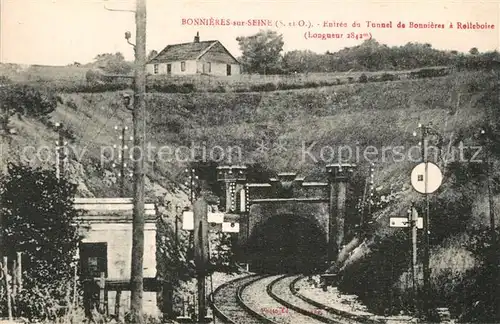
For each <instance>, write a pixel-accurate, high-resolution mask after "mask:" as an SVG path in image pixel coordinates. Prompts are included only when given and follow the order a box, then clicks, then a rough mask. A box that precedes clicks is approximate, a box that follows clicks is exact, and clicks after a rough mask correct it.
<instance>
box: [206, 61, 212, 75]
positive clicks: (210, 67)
mask: <svg viewBox="0 0 500 324" xmlns="http://www.w3.org/2000/svg"><path fill="white" fill-rule="evenodd" d="M207 64H208V73H211V72H212V63H210V62H208V63H207Z"/></svg>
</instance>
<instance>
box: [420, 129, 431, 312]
mask: <svg viewBox="0 0 500 324" xmlns="http://www.w3.org/2000/svg"><path fill="white" fill-rule="evenodd" d="M419 126H420V127H421V128H422V138H421V142H420V143H421V155H422V161H423V162H424V163H425V172H424V174H425V176H424V181H425V184H424V186H425V187H424V188H425V193H424V196H425V213H424V224H423V225H424V251H423V252H424V256H423V274H424V287H423V294H422V304H423V305H422V306H423V310H424V314H425V316H427V317H428V316H429V300H428V299H429V296H430V269H429V259H430V256H429V248H430V247H429V194H428V193H427V185H428V179H427V178H428V163H427V127H426V125H419Z"/></svg>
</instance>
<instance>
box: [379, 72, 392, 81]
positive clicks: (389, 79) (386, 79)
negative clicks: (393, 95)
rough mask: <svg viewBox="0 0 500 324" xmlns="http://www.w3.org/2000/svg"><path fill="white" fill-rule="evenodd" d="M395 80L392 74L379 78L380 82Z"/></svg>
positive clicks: (385, 74)
mask: <svg viewBox="0 0 500 324" xmlns="http://www.w3.org/2000/svg"><path fill="white" fill-rule="evenodd" d="M394 80H396V76H395V75H394V74H391V73H384V74H382V75H381V76H380V81H382V82H384V81H394Z"/></svg>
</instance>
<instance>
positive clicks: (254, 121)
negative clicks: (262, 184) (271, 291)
mask: <svg viewBox="0 0 500 324" xmlns="http://www.w3.org/2000/svg"><path fill="white" fill-rule="evenodd" d="M496 82H497V76H496V75H494V74H489V73H487V72H474V73H472V72H459V73H458V72H455V73H453V74H452V75H449V76H446V77H442V78H432V79H421V80H401V81H394V82H377V83H370V82H368V83H358V84H343V85H336V86H330V87H320V88H313V89H299V90H287V91H278V92H253V93H203V94H202V93H199V94H198V93H191V94H165V93H150V94H148V97H147V100H148V121H147V122H148V133H147V139H148V142H150V144H151V145H152V147H154V148H156V151H155V150H153V152H156V153H158V150H159V148H161V147H167V148H168V150H166V152H167V153H169V152H170V153H171V154H170V155H169V154H167V155H166V157H165V156H163V157H162V156H160V155H158V154H153V155H152V156H150V157H148V158H151V159H149V160H147V161H146V162H147V177H148V181H147V183H148V195H149V196H151V197H155V196H157V195H168V196H169V197H176V198H175V199H176V201H181V200H185V196H183V195H182V194H181V193H180V190H179V189H180V188H182V186H178V185H176V184H175V183H183V182H184V181H185V178H184V177H185V176H184V174H183V170H184V168H185V166H186V163H187V160H188V159H190V158H195V159H200V158H202V157H203V150H202V149H201V148H200V149H195V152H194V154H193V155H192V156H190V155H191V150H190V149H191V147H193V145H196V146H199V147H202V146H205V147H206V148H207V151H206V152H207V155H206V156H205V158H207V159H214V158H217V159H218V160H220V161H218V162H219V163H224V162H232V163H257V162H260V163H262V164H263V165H264V166H266V167H268V168H270V169H271V170H273V171H283V170H286V171H289V170H295V171H299V172H300V173H302V174H304V175H309V176H310V178H316V179H321V177H322V174H323V173H324V165H325V164H326V163H328V162H337V161H338V159H339V156H338V154H337V153H338V151H336V150H337V149H338V148H339V147H340V146H342V147H344V151H343V152H344V154H346V153H347V149H346V148H350V149H351V151H352V152H353V153H356V148H359V149H360V150H361V152H363V150H364V149H365V148H366V147H367V146H373V147H375V148H377V150H378V152H379V154H377V155H376V161H375V162H377V164H376V165H377V166H376V169H377V173H376V182H377V186H378V187H379V188H378V189H379V191H380V195H382V194H385V193H387V192H389V191H392V192H394V193H395V195H394V197H396V198H394V200H392V201H390V202H388V203H385V204H384V205H383V206H380V207H379V211H378V212H377V213H375V215H374V217H375V219H376V220H377V221H376V222H375V225H374V228H372V230H373V232H374V233H375V235H373V236H371V237H369V238H368V239H367V240H366V241H364V242H363V241H362V240H361V242H362V243H361V245H360V246H359V247H358V248H357V249H355V250H354V251H353V254H352V255H351V257H350V258H348V259H347V262H345V263H343V264H342V266H344V269H345V273H348V274H349V275H346V276H344V277H343V282H342V287H343V288H344V289H346V290H348V291H350V292H355V293H358V294H360V295H362V296H361V297H362V298H364V300H365V302H367V303H368V304H369V305H370V306H371V307H372V308H373V309H376V310H377V311H379V312H383V311H384V310H385V309H390V308H391V305H392V308H393V310H396V309H397V308H399V306H405V305H408V300H409V298H408V295H407V293H406V288H405V286H404V285H403V284H398V282H401V283H404V282H405V278H406V277H405V276H406V272H407V270H408V268H407V265H408V264H409V262H408V257H409V255H408V252H407V251H408V249H407V248H406V247H405V246H406V245H405V244H406V242H405V239H404V238H403V237H402V236H401V235H402V234H398V235H399V238H397V237H396V236H395V235H396V233H397V231H396V230H392V229H388V226H387V223H388V217H389V216H401V215H404V211H405V210H406V209H407V207H408V206H409V203H410V202H411V201H412V200H415V201H416V202H417V204H418V206H419V208H420V207H421V205H420V204H421V202H420V197H418V196H417V195H415V194H413V193H412V190H411V189H410V187H409V179H408V176H407V175H408V174H409V171H410V170H411V168H412V166H413V165H414V164H415V162H412V161H408V159H405V161H401V162H397V163H395V162H394V160H393V159H394V158H395V157H396V154H395V153H394V151H391V150H389V151H386V153H385V154H386V155H385V156H382V148H383V147H395V146H398V145H401V146H403V147H404V150H405V152H408V151H409V149H410V148H411V147H413V146H416V145H417V142H418V140H417V139H416V138H414V137H413V136H412V132H413V131H414V130H415V128H416V125H417V124H418V123H419V122H421V123H427V122H430V121H432V122H433V123H434V125H435V127H436V128H438V129H439V131H440V132H441V133H442V134H443V136H444V138H445V139H446V140H445V143H448V142H450V141H451V142H452V146H454V147H457V145H458V144H459V143H460V141H463V142H464V143H465V144H467V145H477V143H478V140H477V139H475V138H474V136H473V134H474V133H475V132H476V131H478V130H479V128H480V127H484V126H487V125H485V122H488V123H489V124H490V127H489V129H491V132H490V133H491V134H498V129H497V127H498V123H497V121H498V115H497V111H496V110H495V109H490V108H492V107H498V104H497V102H495V101H494V100H498V98H497V96H495V94H497V93H498V92H497V91H498V89H497V87H498V85H497V83H496ZM60 97H61V100H62V102H63V104H62V105H59V107H58V108H57V109H56V110H55V111H54V112H52V113H51V117H50V118H41V119H40V118H39V119H32V118H26V119H23V120H19V119H17V118H13V119H12V121H11V122H12V124H13V126H14V127H16V128H17V133H18V135H14V136H12V142H11V145H10V150H11V156H10V157H11V159H12V160H19V158H20V156H19V154H20V153H22V152H23V148H25V147H27V146H30V145H31V146H33V147H37V148H39V147H43V146H45V147H47V148H49V149H50V150H49V152H50V153H52V152H54V151H52V150H53V149H55V145H54V144H53V143H54V141H55V140H56V138H57V134H56V133H55V131H54V129H53V128H52V127H50V125H53V123H55V122H56V121H58V122H62V123H63V125H65V127H66V128H67V129H68V133H69V134H73V139H72V140H70V141H69V142H70V145H72V146H73V147H72V148H71V152H70V162H69V165H68V173H69V174H70V175H71V177H72V178H73V180H75V181H77V183H78V184H79V194H80V195H88V196H91V195H93V194H95V195H99V196H108V197H111V196H116V195H117V194H118V190H119V188H118V184H117V178H116V173H115V169H113V167H112V163H113V160H112V159H111V157H110V156H109V155H110V154H111V155H113V154H114V157H115V158H117V151H116V149H115V150H113V149H114V148H113V145H114V144H117V145H118V144H119V139H118V136H119V135H120V134H119V132H118V131H116V130H115V129H114V126H115V125H116V126H122V125H128V126H129V127H130V125H131V116H130V113H129V111H128V110H127V109H126V108H125V107H124V106H123V103H122V95H121V93H119V92H104V93H66V94H61V96H60ZM381 121H383V122H381ZM387 125H390V127H388V126H387ZM129 134H130V133H129ZM130 135H131V134H130ZM492 140H493V142H494V143H498V141H497V138H492ZM280 141H281V143H282V144H283V146H282V147H280V146H279V145H278V144H279V143H280ZM259 144H264V147H266V148H268V150H264V151H262V150H258V149H259V147H260V146H259ZM216 146H217V147H221V148H223V149H228V148H232V149H233V150H232V151H231V152H232V153H234V152H236V153H235V154H236V155H232V156H231V158H232V159H231V161H229V160H228V154H225V155H224V154H222V155H224V156H222V157H221V156H220V155H221V154H220V152H221V150H213V148H215V147H216ZM238 147H239V149H241V158H240V156H239V155H238V152H239V151H238V149H237V148H238ZM325 147H326V148H327V149H324V148H325ZM308 148H310V150H308ZM330 148H332V149H333V150H334V153H335V154H334V155H333V157H332V156H331V154H329V153H330V152H331V149H330ZM491 148H493V147H491ZM491 148H490V149H491ZM176 149H178V152H179V154H178V156H177V158H176V156H175V150H176ZM304 149H305V150H308V151H309V153H310V154H309V153H308V154H305V156H304V154H303V151H304ZM103 151H106V152H107V154H108V155H105V156H106V158H103V159H102V156H101V155H102V154H103ZM492 151H493V150H492ZM495 151H496V152H498V151H499V150H495ZM111 152H113V153H111ZM164 152H165V151H164ZM213 152H215V153H213ZM217 152H218V155H217V154H216V153H217ZM412 152H415V150H412ZM416 152H418V149H417V150H416ZM50 153H49V155H50V159H47V160H46V161H42V160H40V159H33V161H32V162H31V163H32V165H42V166H43V165H45V166H49V165H52V164H53V161H54V155H53V154H50ZM82 153H83V154H82ZM212 153H213V154H212ZM322 153H323V154H322ZM361 154H362V153H361ZM413 154H415V153H413ZM179 156H180V157H181V158H179ZM371 157H372V158H373V157H374V156H373V155H372V156H371ZM382 157H385V160H382ZM162 158H163V159H162ZM219 158H220V159H219ZM343 158H346V157H345V156H343ZM414 158H416V159H417V158H418V154H417V155H416V156H414ZM345 160H346V161H347V158H346V159H345ZM415 161H416V160H415ZM495 161H496V158H495ZM353 162H357V163H358V165H359V167H358V170H359V171H358V172H357V173H356V175H355V177H356V179H357V180H356V182H355V184H356V188H355V192H356V193H357V194H358V195H359V194H360V193H362V185H363V177H364V176H366V174H367V173H366V171H367V167H368V164H369V163H368V162H369V161H367V160H366V159H365V158H363V155H361V156H360V160H359V161H353ZM436 162H438V163H440V164H441V165H443V161H441V160H438V161H436ZM494 169H495V168H494ZM445 170H446V172H445V175H446V178H445V179H446V180H445V183H444V185H443V188H442V189H441V190H440V192H439V193H438V194H436V196H435V197H434V198H433V201H432V206H433V207H432V209H431V213H432V214H431V215H434V214H435V215H439V217H436V218H433V234H435V235H433V245H434V246H435V247H436V249H435V250H434V251H435V252H433V258H432V260H431V265H433V268H434V270H433V280H434V282H435V283H436V285H434V287H436V294H437V296H438V297H437V298H440V299H441V300H442V301H443V303H444V304H446V305H447V306H451V307H452V310H453V311H454V312H455V314H457V315H458V314H459V313H460V312H461V311H459V310H458V309H457V306H453V305H458V302H457V300H458V299H457V298H456V294H455V293H454V292H455V291H457V289H458V287H461V286H460V285H462V286H463V285H465V286H467V287H472V285H471V283H473V282H480V281H481V280H482V279H483V277H482V272H481V271H482V270H483V269H484V267H483V266H482V264H483V263H481V261H480V259H481V258H480V255H481V253H483V252H478V250H477V248H476V249H475V250H474V249H473V248H472V247H471V248H470V250H473V251H468V250H467V249H466V248H464V247H463V246H462V245H464V246H465V247H467V246H472V243H471V242H473V240H472V235H469V236H467V237H464V236H463V235H462V233H463V232H464V231H465V230H468V229H469V228H470V226H473V227H475V228H477V229H478V231H480V230H481V229H482V228H484V227H485V226H486V225H487V221H486V219H485V217H484V213H485V208H484V206H485V204H484V202H482V201H481V200H480V199H478V196H479V195H480V194H483V192H484V188H483V187H484V186H482V183H484V181H483V180H482V179H483V178H484V174H483V170H484V168H483V167H481V166H479V165H478V164H474V163H454V162H451V161H449V162H448V164H447V166H446V168H445ZM496 176H497V175H496ZM389 184H390V185H389ZM179 187H180V188H179ZM127 190H128V191H127V193H131V191H130V190H131V186H130V182H128V189H127ZM180 196H183V197H184V198H181V197H180ZM497 215H498V213H497ZM354 218H355V217H354ZM468 226H469V227H468ZM349 233H350V234H349V236H348V238H352V237H353V235H354V234H355V233H356V232H355V231H353V230H350V231H349ZM479 236H480V235H479ZM459 238H461V239H459ZM388 247H393V248H394V250H395V251H396V252H395V254H396V256H395V257H394V258H391V260H394V264H392V265H390V267H391V268H390V269H392V271H389V268H384V267H386V266H388V265H389V264H391V263H388V262H387V260H390V259H389V258H388V256H387V254H388V253H390V252H389V251H390V249H388ZM452 252H453V253H457V254H459V255H460V256H461V258H457V259H456V260H457V261H456V264H450V263H449V262H446V261H445V260H447V258H449V256H450V253H452ZM359 255H363V256H364V257H363V258H362V259H358V258H357V256H359ZM398 255H399V256H398ZM460 260H461V261H460ZM381 264H383V265H384V267H382V268H381ZM373 269H385V270H387V271H385V270H380V271H377V272H376V273H373ZM388 273H390V274H391V277H390V278H387V274H388ZM391 279H393V280H391ZM367 280H372V281H370V282H368V281H367ZM387 282H390V283H394V285H393V284H390V285H387V284H386V283H387ZM442 282H446V283H447V284H448V286H447V287H448V288H446V289H444V290H443V289H441V290H438V289H437V287H438V285H437V283H442ZM354 283H359V284H356V285H355V284H354ZM366 287H371V288H372V289H371V290H368V291H367V293H365V294H362V291H363V289H365V288H366ZM382 291H393V294H392V295H391V294H387V296H394V297H393V298H392V300H389V299H384V298H380V295H381V294H380V293H381V292H382ZM395 296H399V297H398V298H399V299H398V300H399V302H395V300H396V297H395ZM471 296H472V295H471ZM454 298H455V299H454ZM477 298H479V299H480V297H477ZM477 298H476V299H475V300H471V301H467V303H469V304H468V305H469V307H468V309H467V310H469V309H472V305H474V304H475V303H476V302H477V301H478V300H477ZM377 300H378V301H377ZM487 303H488V301H487V300H485V299H482V300H480V303H479V304H480V305H485V304H487ZM453 307H455V308H453ZM470 314H472V313H470ZM470 314H469V315H467V316H468V317H467V316H465V318H468V319H471V320H473V319H477V318H478V317H477V316H476V315H474V314H472V315H470Z"/></svg>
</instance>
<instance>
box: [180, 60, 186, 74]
mask: <svg viewBox="0 0 500 324" xmlns="http://www.w3.org/2000/svg"><path fill="white" fill-rule="evenodd" d="M181 71H182V72H184V71H186V62H181Z"/></svg>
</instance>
